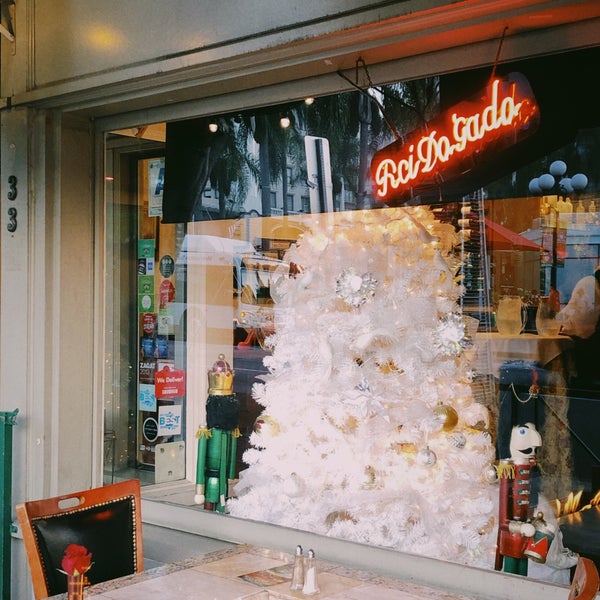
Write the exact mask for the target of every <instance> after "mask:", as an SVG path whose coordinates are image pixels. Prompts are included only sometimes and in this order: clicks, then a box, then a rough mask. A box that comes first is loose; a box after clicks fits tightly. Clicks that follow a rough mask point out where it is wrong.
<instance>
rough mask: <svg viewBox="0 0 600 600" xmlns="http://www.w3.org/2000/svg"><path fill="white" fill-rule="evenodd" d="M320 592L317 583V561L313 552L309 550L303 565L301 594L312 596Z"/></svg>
mask: <svg viewBox="0 0 600 600" xmlns="http://www.w3.org/2000/svg"><path fill="white" fill-rule="evenodd" d="M320 591H321V590H320V589H319V582H318V581H317V559H316V558H315V552H314V550H309V551H308V557H307V559H306V565H305V573H304V587H303V588H302V593H303V594H304V595H305V596H313V595H314V594H318V593H319V592H320Z"/></svg>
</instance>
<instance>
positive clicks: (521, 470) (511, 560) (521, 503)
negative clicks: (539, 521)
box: [494, 423, 542, 575]
mask: <svg viewBox="0 0 600 600" xmlns="http://www.w3.org/2000/svg"><path fill="white" fill-rule="evenodd" d="M541 445H542V438H541V436H540V434H539V433H538V431H537V429H536V428H535V425H533V423H527V424H526V425H518V426H516V427H513V428H512V432H511V436H510V458H508V459H501V460H500V463H499V464H498V479H499V481H500V502H499V522H498V544H497V547H496V562H495V565H494V568H495V569H496V571H499V570H501V569H502V567H503V565H504V571H505V572H507V573H515V574H517V575H527V555H526V553H525V550H526V548H527V544H528V543H529V541H530V540H531V538H533V536H534V535H535V531H536V529H535V525H533V523H532V522H531V518H532V510H533V506H532V499H531V483H532V482H531V477H532V471H533V470H534V468H535V466H536V454H535V453H536V450H537V448H539V447H540V446H541Z"/></svg>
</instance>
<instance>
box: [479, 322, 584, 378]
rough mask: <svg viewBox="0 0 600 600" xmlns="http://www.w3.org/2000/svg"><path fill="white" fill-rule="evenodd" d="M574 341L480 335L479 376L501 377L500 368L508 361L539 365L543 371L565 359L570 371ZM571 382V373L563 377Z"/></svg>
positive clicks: (537, 337)
mask: <svg viewBox="0 0 600 600" xmlns="http://www.w3.org/2000/svg"><path fill="white" fill-rule="evenodd" d="M573 345H574V343H573V340H572V339H571V338H570V337H568V336H566V335H556V336H548V337H545V336H541V335H535V334H532V333H522V334H520V335H511V336H509V335H501V334H499V333H477V334H476V336H475V349H476V352H477V363H476V369H477V372H478V373H479V374H481V375H494V376H496V377H498V375H499V374H500V367H501V366H502V365H503V364H504V363H505V362H506V361H508V360H526V361H532V362H537V363H538V365H539V366H540V367H545V366H547V365H549V364H550V363H551V362H552V361H553V360H554V359H556V358H558V357H559V356H561V355H562V358H564V362H563V368H564V369H570V364H571V362H570V358H569V351H570V350H571V349H572V348H573ZM563 375H564V376H565V379H567V375H568V373H563Z"/></svg>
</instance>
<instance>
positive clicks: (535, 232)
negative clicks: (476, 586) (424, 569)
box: [105, 51, 600, 583]
mask: <svg viewBox="0 0 600 600" xmlns="http://www.w3.org/2000/svg"><path fill="white" fill-rule="evenodd" d="M597 54H598V52H597V51H586V52H582V53H578V55H577V56H576V57H575V56H573V55H566V56H561V57H556V56H555V57H548V58H545V59H538V60H535V61H533V60H532V61H524V62H523V63H520V64H512V65H506V66H503V67H502V68H498V69H497V72H496V75H497V76H498V77H500V81H501V82H500V84H498V85H496V86H494V84H493V83H492V80H491V79H490V75H491V72H490V70H489V69H488V70H481V71H477V72H467V73H460V74H455V75H448V76H444V77H432V78H427V79H423V80H418V81H410V82H400V83H394V84H389V85H382V86H378V87H373V88H370V89H369V90H362V91H358V90H357V91H353V92H348V93H344V94H337V95H334V96H328V97H320V98H306V99H299V100H298V101H296V102H289V103H287V104H285V105H278V106H272V107H268V108H264V109H261V110H252V111H245V110H243V108H241V109H240V111H236V112H235V113H232V114H215V115H211V116H203V117H198V118H194V119H189V120H184V121H176V122H167V123H166V124H165V123H163V124H152V125H148V126H147V127H145V128H135V129H131V130H120V131H113V132H111V133H110V134H109V135H108V137H107V146H106V148H107V161H106V163H107V167H108V171H107V194H108V200H109V202H108V217H109V218H108V224H109V226H108V230H109V231H108V239H109V245H108V252H109V260H110V261H111V262H112V264H113V265H114V271H113V278H112V281H110V282H109V285H108V291H109V294H108V297H107V307H108V313H107V314H108V321H107V322H108V327H107V343H108V351H109V352H108V355H107V374H106V376H107V382H110V385H107V390H108V391H107V397H106V422H105V429H106V435H105V439H106V442H105V443H106V452H105V456H106V461H105V477H106V479H107V480H114V479H115V478H123V477H129V476H131V475H132V474H135V475H136V476H139V477H140V478H141V479H142V480H143V481H144V482H145V483H148V484H155V483H164V482H172V481H181V482H183V483H182V485H185V482H187V485H188V488H187V489H188V490H189V492H188V493H189V498H190V499H193V501H194V502H195V503H196V504H197V505H198V506H200V507H203V508H204V509H206V510H211V511H212V510H214V511H219V512H226V513H231V515H233V516H235V517H241V518H250V519H254V520H262V521H265V522H272V523H277V524H281V525H285V526H289V527H294V528H299V529H309V530H311V531H314V532H317V533H322V534H324V535H332V536H336V537H341V538H345V539H350V540H354V541H359V542H363V543H368V544H373V545H380V546H386V547H391V548H395V549H398V550H401V551H407V552H417V553H420V554H425V555H429V556H435V557H440V558H443V559H446V560H452V561H458V562H464V563H466V564H471V565H475V566H480V567H483V568H490V569H492V568H494V567H495V568H503V569H505V570H509V571H510V572H516V573H521V574H526V573H527V572H529V574H530V575H533V576H536V577H540V578H542V579H544V578H545V579H552V580H553V581H559V580H562V581H563V582H564V583H567V582H568V578H569V569H568V567H569V566H570V564H567V563H569V561H570V560H571V558H572V557H570V555H568V553H562V554H561V555H560V556H561V557H562V564H560V565H557V564H554V563H551V564H541V563H540V557H539V556H538V554H539V553H540V552H542V553H543V549H542V550H540V546H537V545H536V544H537V542H539V541H540V539H541V538H544V540H545V541H546V542H548V541H549V540H552V539H556V540H557V541H560V536H558V535H557V528H558V527H561V531H562V533H563V537H564V544H565V546H567V547H568V548H570V549H572V550H575V551H576V552H579V553H582V554H584V555H586V553H587V554H588V555H593V554H594V549H593V547H590V546H589V540H588V541H586V536H585V534H583V531H584V530H585V529H586V527H588V525H586V522H587V520H588V519H594V518H595V519H596V520H597V517H596V516H594V515H596V511H597V510H598V508H597V506H595V503H596V498H595V494H596V493H597V491H598V490H599V489H600V479H599V474H600V458H599V456H600V445H599V442H598V438H597V435H596V423H597V420H598V410H599V408H598V407H599V405H598V399H599V397H600V394H599V391H600V371H599V370H598V363H597V360H598V359H597V357H598V347H599V345H598V344H599V342H598V341H597V338H599V335H600V334H598V333H597V325H598V319H599V317H600V283H598V281H597V280H599V279H600V275H599V274H598V273H596V270H597V268H598V267H599V266H600V253H599V247H600V235H599V234H600V217H599V214H600V213H599V212H598V206H597V205H598V202H599V201H600V198H599V196H600V187H599V186H600V175H599V173H600V170H599V169H600V145H599V142H600V123H598V118H597V116H596V112H595V108H593V107H592V106H591V102H590V100H589V98H588V97H587V96H586V95H585V94H577V95H575V94H569V95H565V94H557V93H556V89H555V84H556V82H554V83H553V84H552V85H549V84H548V81H547V73H548V72H553V73H558V72H561V68H562V67H563V66H564V65H566V64H568V65H569V69H570V70H571V71H572V70H573V69H575V70H578V73H576V74H574V75H573V77H575V78H576V79H577V80H581V81H585V80H586V79H585V77H586V75H585V74H586V73H587V71H588V70H589V69H590V68H591V65H592V64H595V63H594V60H595V59H596V58H597ZM578 65H579V66H578ZM579 71H581V72H579ZM515 73H518V74H519V75H514V74H515ZM515 82H517V83H516V84H515ZM448 123H450V127H449V128H448ZM444 127H446V128H444ZM507 132H508V135H507ZM382 160H388V162H387V163H385V166H384V167H380V169H377V166H378V165H381V164H382V162H381V161H382ZM383 188H386V189H387V191H389V189H390V188H393V190H392V191H393V193H389V194H387V195H386V194H382V193H381V192H382V190H383ZM382 196H383V197H382ZM599 339H600V338H599ZM515 469H516V470H515ZM520 469H521V470H520ZM523 470H524V471H523ZM525 471H526V474H525V475H518V474H517V475H515V473H522V472H525ZM520 495H522V496H523V497H524V498H525V501H522V500H523V498H522V497H521V496H520ZM584 507H588V508H587V509H586V510H582V508H584ZM539 512H542V513H543V521H541V520H539V519H537V518H536V516H537V515H538V513H539ZM509 522H510V523H512V524H513V525H511V527H512V529H511V534H510V539H508V538H509V536H508V533H507V534H506V535H505V534H504V533H503V532H504V531H505V530H506V532H508V525H509ZM515 523H516V525H514V524H515ZM523 523H526V524H528V525H533V526H534V527H537V529H536V534H535V536H536V537H532V538H531V540H529V538H528V536H529V534H527V531H530V529H527V528H522V527H521V525H522V524H523ZM513 530H518V531H517V533H515V531H513ZM529 541H531V544H532V545H531V547H528V546H529ZM534 542H535V543H534ZM526 546H527V547H528V548H527V549H526ZM542 546H543V544H542ZM556 548H557V546H556V545H555V546H554V550H556ZM536 553H537V554H536ZM555 555H556V553H555ZM531 557H533V559H532V558H531ZM565 557H566V558H565ZM558 562H560V561H558ZM557 572H558V575H557ZM561 577H562V579H561Z"/></svg>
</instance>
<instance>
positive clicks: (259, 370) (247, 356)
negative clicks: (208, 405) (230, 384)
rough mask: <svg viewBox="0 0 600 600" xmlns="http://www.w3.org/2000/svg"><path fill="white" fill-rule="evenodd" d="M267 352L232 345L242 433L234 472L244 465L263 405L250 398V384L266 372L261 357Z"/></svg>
mask: <svg viewBox="0 0 600 600" xmlns="http://www.w3.org/2000/svg"><path fill="white" fill-rule="evenodd" d="M268 354H269V353H268V352H266V351H265V350H263V349H262V348H260V347H258V346H234V349H233V369H234V370H235V380H234V392H235V395H236V397H237V400H238V403H239V411H240V413H239V429H240V433H241V434H242V435H241V437H240V438H239V440H238V447H237V467H236V474H237V475H239V472H240V471H241V470H242V469H245V468H246V465H245V464H244V463H243V462H242V456H243V454H244V452H245V451H246V449H247V448H248V447H249V445H250V444H249V442H248V440H249V439H250V434H251V433H252V429H253V427H254V422H255V421H256V418H257V417H258V416H259V415H260V413H261V412H262V410H263V407H262V406H261V405H260V404H258V403H257V402H256V401H255V400H254V399H253V398H252V386H253V385H254V384H255V383H256V382H257V376H258V375H262V374H264V373H266V372H267V368H266V367H265V366H264V365H263V358H264V357H265V356H267V355H268Z"/></svg>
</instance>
